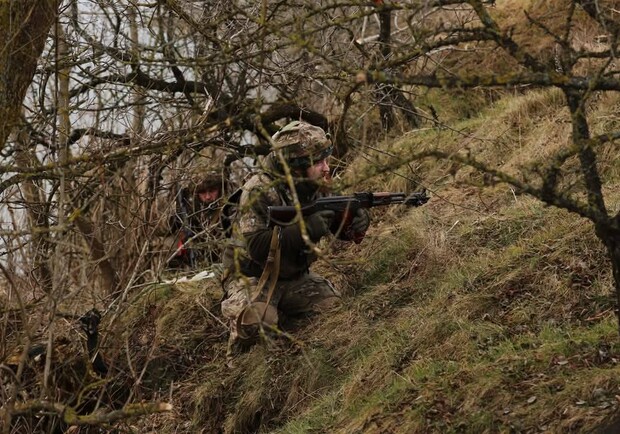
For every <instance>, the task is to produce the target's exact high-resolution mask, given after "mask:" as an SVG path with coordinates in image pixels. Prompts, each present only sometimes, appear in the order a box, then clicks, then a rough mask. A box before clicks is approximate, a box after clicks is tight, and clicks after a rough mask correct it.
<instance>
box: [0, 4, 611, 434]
mask: <svg viewBox="0 0 620 434" xmlns="http://www.w3.org/2000/svg"><path fill="white" fill-rule="evenodd" d="M61 3H62V2H61ZM87 3H88V2H87ZM90 3H92V4H90V6H92V9H91V8H89V7H85V5H82V3H81V2H76V3H75V4H72V5H71V7H69V8H66V7H65V5H64V4H63V5H60V4H59V6H58V7H59V9H62V10H60V11H59V15H58V18H57V20H56V22H57V25H56V26H55V30H54V32H52V33H54V34H53V36H54V39H53V41H52V39H51V38H50V39H49V40H48V42H50V43H49V44H46V46H49V47H48V48H49V49H50V50H51V51H50V50H48V48H46V51H45V53H47V54H45V55H44V56H43V57H42V58H41V59H40V65H42V66H41V68H37V69H38V70H39V71H37V73H36V76H35V79H34V81H33V84H32V86H31V88H30V89H29V91H28V92H29V95H30V94H31V95H33V96H36V95H40V98H35V97H33V98H30V97H28V98H26V99H25V100H24V109H23V110H22V111H23V113H24V115H23V116H24V121H25V122H24V123H25V126H23V127H20V128H24V130H23V131H22V130H20V131H16V133H15V134H12V136H15V137H11V138H10V139H9V140H8V142H7V143H8V144H7V145H5V149H3V152H2V155H3V156H2V157H1V160H2V168H0V169H1V170H3V171H4V172H3V173H6V174H8V175H10V176H7V179H3V182H2V185H3V187H2V189H0V190H2V191H1V192H2V193H3V199H2V200H3V202H2V203H3V206H4V207H5V214H6V217H7V219H6V220H7V221H6V222H3V224H5V226H3V229H2V231H0V232H2V237H3V243H4V244H3V248H2V249H0V250H1V251H2V252H3V253H2V254H1V256H2V258H3V259H2V260H0V275H1V276H2V277H1V278H0V312H1V315H0V336H1V337H2V338H1V339H0V433H1V434H5V433H6V434H22V433H23V434H31V433H39V432H41V433H43V432H46V433H47V432H53V433H54V434H56V433H60V432H63V433H64V432H66V433H101V432H110V433H129V432H131V433H134V432H140V433H142V432H144V433H162V434H172V433H178V434H194V433H205V434H211V433H218V434H219V433H221V434H237V433H238V434H250V433H261V434H267V433H269V434H306V433H315V434H319V433H321V434H323V433H325V434H328V433H329V434H331V433H336V434H350V433H357V434H362V433H363V434H367V433H369V434H383V433H393V434H409V433H420V434H426V433H438V434H443V433H471V434H478V433H523V434H530V433H539V432H540V433H543V432H544V433H598V434H607V433H614V432H620V364H619V362H620V313H619V312H618V302H619V301H620V152H619V150H618V146H617V143H618V140H619V139H620V80H619V77H620V70H618V67H617V50H616V48H617V45H618V41H619V35H620V22H619V21H618V8H617V7H615V3H614V2H612V1H610V0H599V1H597V2H591V1H589V0H574V1H573V0H502V1H501V2H495V1H477V0H476V1H468V2H464V3H460V2H452V1H449V2H442V1H440V2H396V1H392V2H382V1H373V2H361V3H360V2H338V1H334V2H305V3H304V2H302V3H295V2H257V3H256V4H254V5H253V6H252V7H249V6H248V5H249V3H247V2H245V1H240V2H234V1H233V2H215V3H214V4H213V5H210V4H209V7H208V8H207V7H205V5H206V3H209V2H182V1H181V2H177V1H171V2H154V3H153V2H146V3H135V2H120V3H118V4H116V3H114V4H112V3H110V2H106V1H101V2H99V1H95V2H90ZM203 3H204V4H203ZM371 3H372V4H371ZM15 4H16V5H17V3H15ZM33 4H34V3H33ZM78 4H79V7H78ZM211 6H213V7H211ZM33 10H34V9H33ZM125 22H126V23H125ZM61 28H62V29H61ZM61 30H62V31H61ZM63 35H64V36H63ZM15 40H16V41H18V40H17V39H15ZM51 42H53V43H51ZM108 42H109V43H110V44H111V45H110V46H107V45H106V44H108ZM7 46H8V45H7ZM16 50H17V48H16ZM5 51H6V50H5ZM74 57H75V62H74V60H73V59H74ZM67 59H72V60H71V62H67ZM100 65H106V66H105V67H104V68H100V67H99V66H100ZM115 71H116V72H115ZM52 84H53V85H54V89H55V90H54V92H51V91H50V89H51V88H48V86H51V85H52ZM74 85H76V86H77V87H73V86H74ZM52 93H53V94H54V97H53V98H52V97H51V95H52ZM48 94H49V95H50V96H49V97H48V96H46V95H48ZM61 94H62V95H61ZM30 99H32V101H30ZM35 100H36V101H35ZM37 101H38V103H37ZM86 101H91V102H93V104H94V101H98V105H92V106H91V105H90V103H86ZM52 115H53V118H54V119H53V120H51V119H52V118H51V117H50V116H52ZM297 117H299V118H301V119H303V120H307V121H309V122H311V123H313V124H315V125H321V126H323V127H324V128H325V130H326V131H329V132H330V134H332V141H333V145H334V146H333V149H334V152H333V154H332V157H331V159H330V163H329V164H330V166H331V168H332V169H333V170H332V172H333V173H332V174H331V175H333V182H334V186H335V190H336V191H342V192H345V193H350V192H355V191H392V192H414V191H420V190H422V189H424V190H426V191H427V192H428V194H429V196H430V200H429V202H428V203H426V204H425V205H423V206H421V207H418V208H407V207H405V206H403V205H394V206H389V207H380V208H379V207H378V208H375V209H373V210H371V220H372V221H371V226H370V229H369V231H368V233H367V234H366V237H365V239H364V240H363V242H362V243H361V244H353V243H345V242H342V241H338V240H334V239H323V240H322V241H321V243H320V245H319V248H320V252H321V254H320V255H319V256H320V258H319V260H318V261H317V263H315V264H314V265H313V267H312V268H313V271H315V272H317V273H320V274H322V275H324V276H325V277H327V278H329V279H330V281H332V282H333V283H334V285H335V286H336V287H337V288H338V289H339V290H340V292H341V293H342V295H343V306H342V307H341V308H340V309H338V310H336V311H333V312H325V313H323V314H319V315H314V316H309V317H307V318H284V321H283V322H282V324H281V329H280V330H279V332H278V333H277V336H275V337H271V338H269V339H267V340H266V341H264V342H261V343H260V344H258V345H255V346H253V347H252V348H251V349H250V350H249V351H248V352H246V353H243V354H241V355H239V356H238V357H237V358H236V359H235V361H234V365H233V366H229V365H228V364H227V360H226V347H227V339H228V334H229V330H228V324H226V320H225V319H224V317H223V316H222V314H221V311H220V310H221V306H220V305H221V302H222V299H223V296H224V294H223V293H222V289H221V287H220V282H219V280H218V279H217V277H215V276H217V275H218V274H219V271H221V269H220V268H221V266H220V264H215V265H210V266H209V267H208V268H207V269H193V270H192V271H191V272H189V271H187V269H188V268H184V269H183V270H182V271H180V270H179V269H177V270H172V269H171V268H173V267H171V268H168V269H166V267H165V264H166V263H168V265H170V262H167V261H169V260H170V258H174V259H181V258H179V257H178V256H181V255H177V257H175V254H177V253H180V251H177V252H175V251H174V249H176V248H177V247H178V246H180V245H181V246H182V247H183V249H184V250H185V253H186V254H187V256H186V257H185V258H184V259H186V260H188V262H191V263H192V265H191V267H193V264H195V262H193V259H192V255H190V254H189V253H188V252H192V253H195V252H199V249H200V248H202V247H204V246H205V245H208V246H209V247H211V248H215V249H216V250H217V247H218V245H219V244H221V243H222V235H221V233H220V232H219V231H217V230H215V231H210V230H203V228H205V227H206V224H207V223H206V220H204V219H203V220H200V221H199V222H198V224H197V225H196V227H197V229H195V230H194V229H192V231H188V216H196V215H198V216H200V215H201V213H203V212H205V213H206V211H215V210H216V209H217V208H218V207H217V204H218V203H220V202H217V201H215V202H211V201H210V200H203V199H202V198H201V194H202V193H206V192H203V191H201V190H199V189H198V185H200V184H204V178H205V174H206V173H207V172H209V173H211V174H213V173H214V174H215V178H214V179H215V180H216V183H215V184H213V185H211V186H210V187H213V188H214V191H211V193H214V194H215V196H214V197H216V196H217V195H218V194H222V193H228V191H227V190H234V188H233V184H235V182H236V181H239V180H240V179H241V178H242V177H243V176H244V174H245V173H246V170H247V172H249V170H250V169H249V168H246V167H245V166H244V164H246V163H248V164H249V162H254V163H256V162H260V161H262V158H263V156H264V154H266V153H267V152H269V150H270V149H272V147H273V140H272V139H270V137H271V135H272V134H273V132H275V131H278V129H280V128H281V126H282V125H283V124H285V123H286V122H289V121H290V120H293V119H297ZM95 118H96V122H94V124H92V122H91V121H93V120H94V119H95ZM76 119H79V120H80V122H78V123H75V122H74V123H72V120H73V121H74V120H76ZM99 122H101V123H99ZM0 124H2V122H1V121H0ZM0 126H1V125H0ZM82 127H84V128H82ZM0 129H1V128H0ZM26 151H28V152H26ZM321 161H322V160H321ZM237 163H242V164H241V165H240V166H235V164H237ZM235 167H236V168H235ZM201 179H202V181H203V182H199V181H200V180H201ZM213 188H210V190H213ZM185 194H187V196H185ZM192 197H193V200H189V199H190V198H192ZM184 198H187V199H188V201H184ZM198 199H200V200H198ZM188 205H189V206H188ZM190 208H192V209H190ZM567 210H572V211H573V212H569V211H567ZM209 214H210V215H211V217H214V216H215V215H214V214H212V213H209ZM9 217H10V218H9ZM8 220H11V222H9V221H8ZM593 222H596V227H595V226H594V223H593ZM212 224H213V225H217V224H218V220H217V219H214V220H213V221H212ZM175 225H176V226H175ZM160 226H166V228H161V227H160ZM172 226H175V227H174V228H173V227H172ZM189 232H192V234H194V235H188V233H189ZM181 233H182V234H181ZM181 235H182V237H183V238H184V239H185V240H187V238H188V237H189V242H188V243H187V244H185V245H183V242H181V243H180V244H179V240H180V237H181ZM203 235H204V239H201V238H202V236H203ZM194 238H196V241H199V242H196V243H194ZM199 239H200V240H199ZM188 246H189V250H187V249H185V248H186V247H188ZM200 246H202V247H200ZM192 249H196V250H193V251H192ZM614 255H615V256H614ZM200 256H201V255H197V257H198V259H196V258H194V259H196V260H198V261H200V260H205V262H208V261H210V260H212V258H213V257H215V256H213V257H211V256H210V257H209V259H205V258H200ZM610 258H611V259H610ZM614 259H615V261H614ZM179 262H181V261H179ZM180 267H183V265H180ZM188 267H189V266H188ZM181 275H184V277H188V278H189V277H191V276H193V275H195V276H196V277H200V279H180V280H179V279H178V278H179V277H180V276H181ZM89 309H90V310H89Z"/></svg>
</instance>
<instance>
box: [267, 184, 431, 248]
mask: <svg viewBox="0 0 620 434" xmlns="http://www.w3.org/2000/svg"><path fill="white" fill-rule="evenodd" d="M429 199H430V197H429V196H427V195H426V191H425V190H423V191H422V192H419V193H412V194H409V195H408V194H406V193H389V192H379V193H373V192H362V193H353V194H352V195H350V196H328V197H322V198H319V199H317V200H316V201H314V202H313V203H312V204H310V205H307V206H304V207H302V208H301V215H302V216H304V217H306V216H309V215H311V214H314V213H315V212H317V211H323V210H331V211H334V212H335V213H336V218H335V219H334V223H333V224H332V227H331V228H330V229H331V232H332V233H335V234H339V236H340V238H342V239H344V240H352V241H354V242H355V243H356V244H359V243H360V242H361V241H362V239H363V238H364V235H365V234H364V233H361V234H360V233H351V232H352V231H351V230H350V228H349V226H350V224H351V221H352V220H353V217H354V216H355V214H356V213H357V210H358V209H360V208H373V207H375V206H384V205H392V204H399V203H402V204H404V205H407V206H416V207H417V206H421V205H424V204H425V203H426V202H428V200H429ZM295 216H297V211H296V210H295V207H293V206H269V207H267V218H268V220H269V227H273V226H276V225H277V226H286V225H289V224H291V223H293V221H294V220H295Z"/></svg>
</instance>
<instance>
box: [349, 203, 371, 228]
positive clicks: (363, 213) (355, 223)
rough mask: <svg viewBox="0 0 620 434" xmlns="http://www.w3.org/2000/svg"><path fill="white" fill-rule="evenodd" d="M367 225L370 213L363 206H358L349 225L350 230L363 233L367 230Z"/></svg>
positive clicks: (368, 224)
mask: <svg viewBox="0 0 620 434" xmlns="http://www.w3.org/2000/svg"><path fill="white" fill-rule="evenodd" d="M368 226H370V213H369V212H368V210H367V209H365V208H358V210H357V212H356V213H355V216H353V220H351V225H350V226H349V228H350V230H351V232H353V233H354V234H363V233H365V232H366V231H367V230H368Z"/></svg>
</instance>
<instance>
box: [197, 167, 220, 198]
mask: <svg viewBox="0 0 620 434" xmlns="http://www.w3.org/2000/svg"><path fill="white" fill-rule="evenodd" d="M221 185H222V175H221V174H220V173H219V172H218V171H215V170H209V171H207V172H206V173H205V172H201V173H197V174H196V175H195V176H194V177H193V180H192V187H193V190H194V191H195V192H196V193H199V192H203V191H207V190H211V189H214V188H218V189H219V188H220V186H221Z"/></svg>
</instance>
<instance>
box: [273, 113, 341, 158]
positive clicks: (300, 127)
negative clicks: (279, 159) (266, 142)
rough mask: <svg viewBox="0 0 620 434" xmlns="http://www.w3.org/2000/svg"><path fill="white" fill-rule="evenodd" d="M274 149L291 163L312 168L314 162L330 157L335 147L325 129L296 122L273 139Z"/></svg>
mask: <svg viewBox="0 0 620 434" xmlns="http://www.w3.org/2000/svg"><path fill="white" fill-rule="evenodd" d="M272 140H273V149H274V150H275V151H282V153H283V156H284V158H285V159H286V160H287V161H288V162H289V163H294V162H297V163H299V164H298V165H299V166H304V165H305V166H310V165H311V164H312V162H313V161H320V160H323V159H325V158H327V157H329V156H330V155H331V153H332V150H333V146H332V142H331V140H330V138H329V135H328V134H326V133H325V131H324V130H323V128H321V127H317V126H315V125H312V124H309V123H307V122H303V121H294V122H291V123H289V124H287V125H285V126H284V127H282V129H281V130H280V131H278V132H277V133H276V134H274V135H273V137H272Z"/></svg>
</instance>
